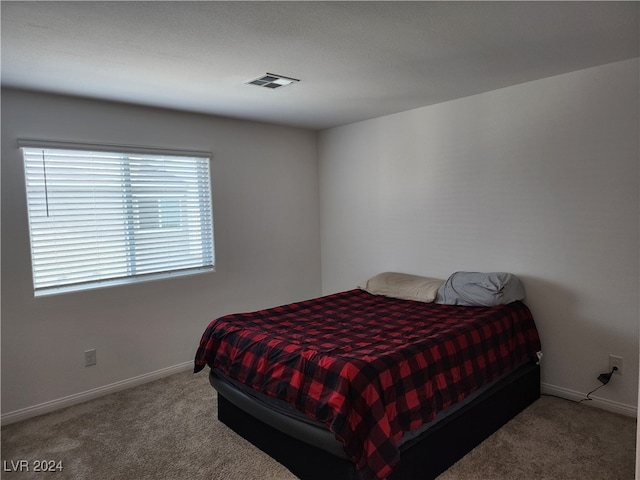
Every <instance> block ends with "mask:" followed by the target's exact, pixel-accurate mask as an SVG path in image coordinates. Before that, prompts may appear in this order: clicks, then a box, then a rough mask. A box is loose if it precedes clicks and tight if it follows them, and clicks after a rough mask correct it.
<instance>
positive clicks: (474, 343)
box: [194, 276, 540, 480]
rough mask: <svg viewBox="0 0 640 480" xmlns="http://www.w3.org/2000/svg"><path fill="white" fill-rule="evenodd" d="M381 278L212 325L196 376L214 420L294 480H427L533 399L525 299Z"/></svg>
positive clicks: (535, 379) (536, 373)
mask: <svg viewBox="0 0 640 480" xmlns="http://www.w3.org/2000/svg"><path fill="white" fill-rule="evenodd" d="M452 277H453V276H452ZM375 278H376V277H374V279H375ZM386 278H387V277H385V281H384V282H383V284H382V286H383V288H382V289H378V290H376V289H375V288H367V287H368V286H371V285H364V286H360V288H356V289H353V290H348V291H344V292H339V293H336V294H332V295H326V296H323V297H319V298H314V299H310V300H306V301H302V302H296V303H292V304H289V305H282V306H279V307H275V308H270V309H266V310H260V311H256V312H247V313H238V314H233V315H226V316H223V317H220V318H218V319H216V320H214V321H212V322H211V323H210V324H209V326H208V327H207V329H206V330H205V332H204V334H203V336H202V339H201V342H200V345H199V347H198V350H197V353H196V358H195V366H194V371H195V372H199V371H201V370H202V369H204V368H205V367H206V366H209V367H210V372H209V379H210V382H211V384H212V386H213V387H214V388H215V389H216V390H217V392H218V418H219V419H220V420H221V421H222V422H223V423H225V424H226V425H228V426H229V427H231V428H232V429H233V430H234V431H236V432H237V433H239V434H240V435H242V436H243V437H245V438H247V439H248V440H249V441H251V442H252V443H253V444H255V445H256V446H258V447H259V448H260V449H262V450H264V451H265V452H266V453H268V454H269V455H271V456H272V457H274V458H275V459H276V460H278V461H279V462H281V463H282V464H283V465H285V466H286V467H287V468H288V469H289V470H290V471H291V472H292V473H294V474H295V475H296V476H298V477H300V478H302V479H304V480H307V479H309V480H313V479H328V478H331V479H345V480H346V479H354V480H355V479H362V480H368V479H412V478H421V479H426V478H434V477H436V476H437V475H438V474H440V473H441V472H443V471H444V470H446V469H447V468H448V467H449V466H450V465H452V464H453V463H454V462H455V461H457V460H458V459H459V458H461V457H462V456H463V455H465V454H466V453H467V452H468V451H469V450H471V449H472V448H473V447H474V446H475V445H477V444H478V443H480V442H481V441H482V440H483V439H484V438H486V437H487V436H489V435H490V434H491V433H493V432H494V431H495V430H497V429H498V428H499V427H500V426H502V425H503V424H504V423H506V422H507V421H508V420H509V419H511V418H512V417H513V416H515V415H516V414H518V413H519V412H520V411H522V410H523V409H524V408H526V407H527V406H528V405H529V404H531V403H532V402H533V401H535V400H536V399H537V398H538V397H539V396H540V370H539V365H538V360H539V354H540V340H539V336H538V332H537V330H536V326H535V323H534V320H533V317H532V315H531V312H530V311H529V309H528V308H527V306H526V305H525V304H524V303H523V302H522V301H521V300H520V298H521V297H522V296H523V295H520V294H519V293H518V294H516V295H515V297H514V296H513V295H512V293H509V292H508V290H509V289H508V288H505V285H501V284H499V285H493V284H492V285H489V287H487V288H490V289H493V290H495V291H494V295H493V296H494V297H496V295H497V294H498V293H499V295H500V296H501V298H499V299H497V300H491V301H490V302H489V303H495V304H492V305H479V304H478V299H477V298H473V299H472V300H471V301H469V298H468V297H467V296H464V295H463V296H460V295H458V293H461V292H454V293H455V295H452V294H451V291H447V286H448V287H452V286H453V285H454V282H452V281H451V280H452V278H451V277H450V278H449V279H448V280H447V281H446V282H443V281H437V280H436V279H426V280H420V281H421V282H422V283H421V284H420V285H419V287H418V288H417V289H416V288H414V286H413V285H411V286H410V287H409V288H407V285H408V284H407V282H404V280H406V277H402V278H403V281H402V282H400V284H401V287H402V288H401V289H400V290H399V291H398V290H397V288H396V286H397V285H392V288H391V290H393V291H392V292H389V289H388V287H389V282H388V281H387V280H386ZM420 278H421V279H424V278H426V277H420ZM509 279H510V282H512V281H513V279H512V278H511V277H509ZM370 280H371V279H370ZM466 280H468V277H465V281H466ZM516 280H517V278H516ZM403 282H404V283H403ZM396 283H397V282H396ZM494 283H495V282H494ZM498 283H501V282H498ZM507 283H509V282H507ZM473 287H474V288H476V287H477V285H476V284H474V285H473ZM507 287H509V285H507ZM471 290H472V289H471ZM471 290H470V289H467V291H466V292H464V293H465V295H466V294H468V293H469V291H471ZM407 291H408V292H409V295H406V293H407ZM425 292H427V294H426V295H425ZM496 292H497V293H496ZM472 293H474V292H472ZM476 293H477V292H476ZM474 295H475V293H474ZM505 295H506V296H505ZM454 297H456V298H454ZM503 297H504V298H503ZM512 297H513V298H512ZM514 298H515V300H514ZM469 302H471V303H469Z"/></svg>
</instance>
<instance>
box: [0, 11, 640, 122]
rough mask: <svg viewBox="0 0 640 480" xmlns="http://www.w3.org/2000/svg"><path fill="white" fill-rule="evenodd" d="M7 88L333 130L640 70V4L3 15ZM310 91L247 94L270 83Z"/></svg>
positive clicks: (290, 89) (254, 92)
mask: <svg viewBox="0 0 640 480" xmlns="http://www.w3.org/2000/svg"><path fill="white" fill-rule="evenodd" d="M1 9H2V17H1V18H2V30H1V37H2V38H1V39H2V43H1V48H2V57H1V59H2V85H3V86H8V87H18V88H26V89H34V90H41V91H47V92H54V93H63V94H73V95H79V96H84V97H90V98H99V99H106V100H114V101H122V102H128V103H134V104H142V105H150V106H158V107H164V108H172V109H180V110H186V111H193V112H202V113H206V114H216V115H224V116H230V117H237V118H246V119H252V120H258V121H266V122H272V123H278V124H285V125H296V126H300V127H305V128H312V129H323V128H328V127H332V126H338V125H344V124H348V123H352V122H355V121H360V120H364V119H368V118H373V117H378V116H381V115H386V114H390V113H396V112H400V111H405V110H409V109H413V108H418V107H422V106H426V105H432V104H436V103H440V102H444V101H447V100H452V99H455V98H461V97H465V96H469V95H474V94H477V93H481V92H486V91H490V90H495V89H498V88H502V87H506V86H510V85H515V84H518V83H523V82H527V81H531V80H536V79H540V78H544V77H549V76H552V75H558V74H562V73H566V72H570V71H574V70H579V69H583V68H588V67H592V66H596V65H601V64H605V63H610V62H614V61H618V60H623V59H628V58H633V57H637V56H638V54H639V37H638V22H639V13H638V12H639V3H637V2H621V3H618V2H396V1H390V2H366V1H364V2H309V1H301V2H270V1H267V2H241V1H240V2H217V1H200V2H184V1H178V2H99V1H98V2H52V1H45V2H30V1H23V2H11V1H2V2H1ZM267 72H268V73H276V74H281V75H285V76H288V77H293V78H296V79H300V82H296V83H294V84H292V85H290V86H287V87H282V88H278V89H268V88H260V87H256V86H253V85H247V84H246V83H245V82H247V81H249V80H253V79H255V78H257V77H259V76H262V75H264V74H265V73H267Z"/></svg>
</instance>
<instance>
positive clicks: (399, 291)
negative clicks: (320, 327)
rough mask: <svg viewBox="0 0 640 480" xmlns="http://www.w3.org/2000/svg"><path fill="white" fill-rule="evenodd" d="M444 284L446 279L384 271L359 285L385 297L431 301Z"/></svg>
mask: <svg viewBox="0 0 640 480" xmlns="http://www.w3.org/2000/svg"><path fill="white" fill-rule="evenodd" d="M443 284H444V280H441V279H439V278H430V277H420V276H418V275H409V274H407V273H396V272H384V273H380V274H378V275H376V276H375V277H371V278H370V279H369V280H367V281H366V282H363V283H361V284H360V285H358V287H359V288H361V289H362V290H364V291H366V292H369V293H371V294H372V295H384V296H385V297H392V298H400V299H402V300H416V301H418V302H427V303H429V302H433V301H434V300H435V299H436V296H437V295H438V289H439V288H440V287H441V286H442V285H443Z"/></svg>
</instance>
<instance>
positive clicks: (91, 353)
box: [84, 348, 98, 367]
mask: <svg viewBox="0 0 640 480" xmlns="http://www.w3.org/2000/svg"><path fill="white" fill-rule="evenodd" d="M96 363H98V359H97V358H96V349H95V348H93V349H91V350H85V351H84V366H85V367H90V366H92V365H95V364H96Z"/></svg>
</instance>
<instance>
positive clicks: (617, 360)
mask: <svg viewBox="0 0 640 480" xmlns="http://www.w3.org/2000/svg"><path fill="white" fill-rule="evenodd" d="M613 367H616V368H617V370H616V371H615V372H613V373H615V374H618V375H622V357H618V356H617V355H609V371H611V370H613Z"/></svg>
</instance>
